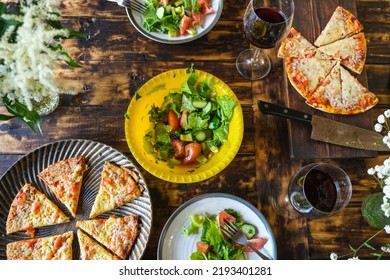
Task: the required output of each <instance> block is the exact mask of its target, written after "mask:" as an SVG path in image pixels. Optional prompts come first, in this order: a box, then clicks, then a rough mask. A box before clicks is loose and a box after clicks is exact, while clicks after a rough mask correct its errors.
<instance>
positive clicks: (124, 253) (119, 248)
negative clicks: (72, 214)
mask: <svg viewBox="0 0 390 280" xmlns="http://www.w3.org/2000/svg"><path fill="white" fill-rule="evenodd" d="M76 226H77V227H78V228H81V229H82V230H83V231H85V232H86V233H88V235H90V236H91V237H92V238H94V239H95V240H96V241H98V242H99V243H100V244H102V245H103V246H104V247H106V248H107V249H109V250H110V251H112V252H113V253H115V254H116V255H117V256H118V257H120V258H121V259H126V258H127V257H128V256H129V253H130V251H131V249H132V247H133V245H134V242H135V240H136V239H137V237H138V235H139V233H140V227H141V222H140V219H139V216H137V215H129V216H125V217H116V216H111V217H109V218H108V219H95V220H84V221H77V223H76Z"/></svg>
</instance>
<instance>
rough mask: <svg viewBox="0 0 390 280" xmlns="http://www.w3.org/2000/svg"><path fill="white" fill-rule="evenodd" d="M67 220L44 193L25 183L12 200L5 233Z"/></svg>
mask: <svg viewBox="0 0 390 280" xmlns="http://www.w3.org/2000/svg"><path fill="white" fill-rule="evenodd" d="M65 222H69V218H68V217H67V216H66V215H65V214H64V213H63V212H62V211H61V210H60V209H59V208H58V206H57V205H55V204H54V203H53V202H52V201H51V200H50V199H49V198H48V197H47V196H46V195H45V194H43V193H41V192H39V191H38V190H37V189H36V188H35V187H33V186H32V185H31V184H25V185H24V186H23V187H22V188H21V189H20V191H19V192H18V194H17V195H16V196H15V198H14V200H13V201H12V204H11V207H10V210H9V213H8V218H7V223H6V231H7V234H10V233H13V232H17V231H21V230H32V229H35V228H39V227H43V226H50V225H54V224H60V223H65Z"/></svg>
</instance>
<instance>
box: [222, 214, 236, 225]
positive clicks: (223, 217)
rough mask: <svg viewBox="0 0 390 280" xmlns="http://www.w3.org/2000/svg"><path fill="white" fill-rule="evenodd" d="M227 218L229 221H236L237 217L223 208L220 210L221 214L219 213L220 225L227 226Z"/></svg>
mask: <svg viewBox="0 0 390 280" xmlns="http://www.w3.org/2000/svg"><path fill="white" fill-rule="evenodd" d="M225 220H228V221H230V222H232V223H234V222H235V221H236V217H234V216H232V215H230V214H229V213H228V212H226V211H225V210H222V211H221V212H219V215H218V221H219V225H220V226H221V227H223V226H225Z"/></svg>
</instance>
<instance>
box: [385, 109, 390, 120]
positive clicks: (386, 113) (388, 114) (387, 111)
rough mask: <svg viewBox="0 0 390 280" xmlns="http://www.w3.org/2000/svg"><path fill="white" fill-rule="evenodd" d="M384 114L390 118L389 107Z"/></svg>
mask: <svg viewBox="0 0 390 280" xmlns="http://www.w3.org/2000/svg"><path fill="white" fill-rule="evenodd" d="M384 115H385V117H386V118H390V109H387V110H386V111H385V112H384Z"/></svg>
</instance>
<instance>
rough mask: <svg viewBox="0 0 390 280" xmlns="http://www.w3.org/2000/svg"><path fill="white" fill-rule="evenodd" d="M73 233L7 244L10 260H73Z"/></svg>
mask: <svg viewBox="0 0 390 280" xmlns="http://www.w3.org/2000/svg"><path fill="white" fill-rule="evenodd" d="M72 242H73V231H68V232H66V233H64V234H60V235H54V236H48V237H41V238H34V239H29V240H20V241H15V242H12V243H8V244H7V259H9V260H71V259H72V254H73V251H72Z"/></svg>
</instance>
